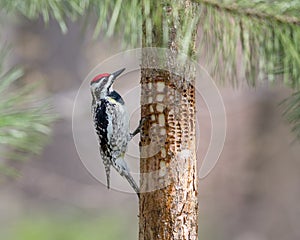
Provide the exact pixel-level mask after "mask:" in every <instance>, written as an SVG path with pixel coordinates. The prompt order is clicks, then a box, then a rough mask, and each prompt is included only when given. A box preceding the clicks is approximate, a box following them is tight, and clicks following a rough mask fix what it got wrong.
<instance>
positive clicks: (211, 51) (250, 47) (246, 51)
mask: <svg viewBox="0 0 300 240" xmlns="http://www.w3.org/2000/svg"><path fill="white" fill-rule="evenodd" d="M198 2H199V3H200V4H201V5H202V11H201V20H200V22H202V25H203V27H202V28H201V29H202V34H201V39H200V41H199V42H200V45H199V49H200V54H202V55H204V56H206V57H207V58H208V59H214V61H208V62H210V63H211V66H210V68H211V73H212V74H213V75H214V76H217V78H218V79H221V80H224V81H229V82H231V83H233V84H234V85H237V84H239V81H238V79H240V78H244V79H246V80H247V82H248V83H249V84H250V85H251V86H254V85H256V84H257V83H259V82H262V81H265V80H268V81H269V82H274V81H276V80H277V81H279V80H283V82H284V83H285V84H286V85H288V86H289V87H292V88H293V89H298V88H299V86H300V18H299V16H298V17H296V16H294V14H291V15H289V13H293V11H292V9H294V10H295V9H299V10H300V5H299V3H298V4H292V3H293V1H291V3H290V4H287V3H286V2H285V3H284V2H283V1H263V0H261V1H244V0H243V1H242V0H237V1H219V2H214V1H209V0H203V1H201V0H199V1H198ZM283 5H285V8H283ZM292 6H293V7H292ZM281 7H282V8H281ZM295 15H296V14H295Z"/></svg>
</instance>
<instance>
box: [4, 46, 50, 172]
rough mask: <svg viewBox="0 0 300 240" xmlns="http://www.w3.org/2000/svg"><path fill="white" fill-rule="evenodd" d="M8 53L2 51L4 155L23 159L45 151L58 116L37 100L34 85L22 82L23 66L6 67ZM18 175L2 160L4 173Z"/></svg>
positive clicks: (14, 158)
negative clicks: (43, 149) (51, 128)
mask: <svg viewBox="0 0 300 240" xmlns="http://www.w3.org/2000/svg"><path fill="white" fill-rule="evenodd" d="M5 53H6V50H2V51H1V52H0V146H1V149H0V150H1V152H0V157H1V158H2V159H10V160H18V161H20V160H24V159H26V158H28V157H29V156H30V154H38V153H40V152H41V150H42V148H43V146H44V145H45V143H46V140H47V139H48V135H49V134H50V132H51V130H50V127H49V125H50V124H51V122H53V120H54V118H55V117H54V115H52V114H50V112H49V106H48V104H46V103H42V102H38V103H37V102H36V99H34V97H33V95H34V94H33V92H34V86H33V85H28V86H23V84H22V83H21V82H19V81H18V80H19V79H20V78H21V77H22V75H23V71H22V70H21V69H20V68H12V69H10V70H8V71H5V70H4V66H3V65H4V60H5V58H6V54H5ZM4 147H5V149H4ZM16 174H17V173H16V171H15V170H14V169H13V168H12V167H10V166H9V164H5V162H4V160H2V161H1V164H0V176H1V175H6V176H15V175H16Z"/></svg>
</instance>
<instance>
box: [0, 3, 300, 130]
mask: <svg viewBox="0 0 300 240" xmlns="http://www.w3.org/2000/svg"><path fill="white" fill-rule="evenodd" d="M183 2H185V1H180V0H176V1H169V0H166V1H162V2H156V1H150V0H143V1H137V0H133V1H122V0H101V1H100V0H86V1H81V0H14V1H11V0H2V1H1V2H0V7H1V8H2V9H3V10H5V11H8V12H11V11H18V12H20V13H22V14H23V15H25V16H27V17H29V18H37V17H38V16H40V15H41V16H42V17H43V19H44V20H45V22H48V21H49V18H51V17H52V18H54V19H56V20H57V21H58V23H59V25H60V27H61V29H62V31H63V32H66V31H67V23H66V19H68V18H70V19H72V20H76V19H78V18H79V17H80V16H83V15H85V18H86V22H89V23H91V22H93V23H94V22H95V21H93V19H95V18H96V23H95V30H94V37H97V36H99V33H100V32H101V31H103V32H104V33H105V34H106V36H108V37H110V36H112V35H114V36H118V38H121V39H123V40H124V41H123V43H124V45H125V46H128V45H131V46H134V47H136V46H140V40H141V35H142V31H145V33H146V36H147V39H146V44H143V46H150V45H154V46H158V44H157V43H158V42H159V43H161V44H160V45H161V46H166V43H168V44H169V45H170V42H171V41H174V42H176V41H177V43H179V46H178V47H179V49H180V50H181V51H183V53H187V54H188V55H190V52H191V48H190V46H191V41H193V40H194V36H193V30H195V29H198V30H199V32H198V38H199V39H198V41H197V42H198V43H199V44H198V46H197V48H196V51H197V53H198V54H197V56H198V57H199V58H201V59H202V62H205V63H206V64H207V65H206V66H205V67H206V68H207V69H208V71H209V72H210V74H211V75H212V76H213V77H214V78H215V79H217V80H220V81H223V82H229V83H231V84H232V85H233V86H237V85H239V84H240V83H241V81H240V79H243V80H245V82H247V83H248V84H249V85H250V86H255V85H257V84H259V83H261V82H268V83H272V84H273V83H276V82H283V83H284V84H286V85H287V86H289V87H291V88H292V89H295V90H299V89H300V16H299V12H300V1H299V0H289V1H286V0H253V1H248V0H192V2H193V3H194V4H195V5H196V6H195V8H194V10H195V9H196V11H197V12H196V14H194V13H192V14H191V15H190V14H189V13H187V12H186V11H184V7H182V5H180V6H179V5H178V4H182V3H183ZM170 8H171V10H172V11H169V9H170ZM177 15H180V16H183V19H185V21H183V22H182V24H180V25H178V23H176V22H173V20H172V19H175V18H176V16H177ZM142 26H144V29H143V27H142ZM172 26H176V31H177V34H176V36H175V37H176V38H177V39H174V36H173V35H172V34H171V33H172V31H170V28H171V27H172ZM159 29H160V30H159ZM157 38H159V39H157ZM158 40H159V41H158ZM291 99H292V100H291V101H287V103H294V101H293V99H294V98H293V97H292V98H291ZM290 109H293V108H290ZM290 113H291V112H290V111H287V116H288V120H289V119H291V118H294V117H292V116H290V115H289V114H290ZM299 119H300V117H299ZM290 122H291V121H290ZM291 123H294V121H292V122H291ZM293 126H294V127H293V129H295V128H297V126H295V125H293Z"/></svg>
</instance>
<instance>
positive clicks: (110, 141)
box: [90, 68, 141, 197]
mask: <svg viewBox="0 0 300 240" xmlns="http://www.w3.org/2000/svg"><path fill="white" fill-rule="evenodd" d="M124 70H125V68H123V69H121V70H119V71H116V72H114V73H112V74H109V73H103V74H99V75H97V76H96V77H94V78H93V80H92V81H91V83H90V89H91V94H92V116H93V120H94V126H95V129H96V133H97V135H98V142H99V150H100V155H101V158H102V160H103V164H104V167H105V172H106V181H107V188H108V189H109V188H110V169H111V167H113V168H114V169H115V170H116V171H117V172H118V173H119V174H120V175H121V176H122V177H125V178H126V179H127V181H128V182H129V184H130V185H131V187H132V188H133V189H134V191H135V192H136V193H137V195H138V197H139V187H138V186H137V184H136V182H135V181H134V179H133V177H132V176H131V174H130V171H129V168H128V167H127V164H126V162H125V160H124V156H125V152H126V150H127V145H128V142H129V141H130V140H131V139H132V138H133V137H134V136H135V135H136V134H138V133H139V132H140V127H141V123H140V125H139V126H138V128H137V129H136V130H135V131H134V132H133V133H130V130H129V116H128V112H127V109H126V106H125V102H124V100H123V99H122V97H121V96H120V94H118V93H117V92H116V91H114V90H113V83H114V81H115V79H116V78H117V77H118V76H119V75H120V74H121V73H122V72H123V71H124Z"/></svg>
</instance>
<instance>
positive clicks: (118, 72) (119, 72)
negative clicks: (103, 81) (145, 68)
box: [111, 68, 125, 81]
mask: <svg viewBox="0 0 300 240" xmlns="http://www.w3.org/2000/svg"><path fill="white" fill-rule="evenodd" d="M124 70H125V68H122V69H121V70H119V71H116V72H114V73H112V74H111V75H112V76H113V78H112V80H113V81H114V80H115V79H116V78H117V77H118V76H119V75H120V74H121V73H122V72H124Z"/></svg>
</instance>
